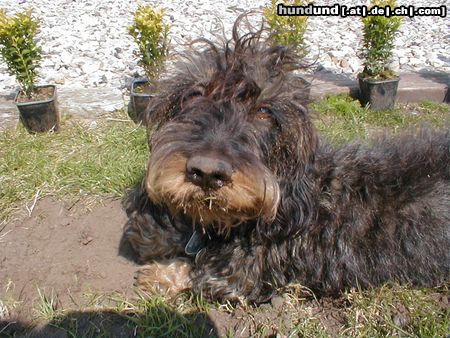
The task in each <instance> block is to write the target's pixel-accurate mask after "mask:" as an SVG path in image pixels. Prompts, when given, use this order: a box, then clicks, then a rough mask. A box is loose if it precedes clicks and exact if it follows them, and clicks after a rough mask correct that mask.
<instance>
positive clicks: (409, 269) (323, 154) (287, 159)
mask: <svg viewBox="0 0 450 338" xmlns="http://www.w3.org/2000/svg"><path fill="white" fill-rule="evenodd" d="M238 28H239V23H237V24H236V25H235V28H234V31H233V38H232V39H231V40H230V41H228V43H226V45H225V46H218V45H215V44H213V43H210V42H206V41H204V43H203V44H201V46H202V48H200V49H195V48H193V50H192V51H191V52H190V53H191V54H190V56H189V57H188V59H187V60H185V61H184V62H181V63H180V64H178V66H177V73H176V74H175V75H173V76H172V77H171V78H168V79H165V80H162V81H161V83H160V90H161V92H160V94H159V96H158V97H157V98H156V99H155V102H154V103H153V104H152V106H151V107H149V109H148V120H147V123H148V125H149V126H151V128H153V129H154V132H153V133H151V137H150V141H149V142H150V147H151V154H150V160H149V166H148V173H147V176H146V180H145V189H142V192H141V194H140V195H139V196H137V200H135V201H134V203H131V204H130V208H129V215H130V219H129V221H128V223H127V225H126V228H125V233H124V236H125V238H126V239H128V240H129V242H130V243H131V245H132V247H133V248H134V249H135V251H136V253H137V255H138V257H139V259H140V261H141V262H143V263H152V262H153V261H158V260H159V261H161V260H164V259H167V260H168V261H167V262H166V263H164V262H162V263H161V262H160V263H159V264H158V265H157V269H152V268H151V267H152V266H151V265H150V266H148V267H146V268H145V271H144V272H141V273H140V275H139V276H138V284H140V285H141V286H143V287H148V285H149V284H152V283H153V282H154V283H161V284H164V281H162V282H161V275H164V273H163V272H162V271H163V270H162V268H161V267H162V266H164V264H167V266H170V269H171V273H172V274H173V273H176V268H174V266H176V262H177V258H181V260H180V266H181V267H182V269H181V270H180V271H183V273H185V274H189V278H188V279H186V278H181V279H180V280H183V283H185V285H184V286H185V287H183V285H181V286H180V285H178V286H174V289H177V290H181V289H185V288H192V289H193V290H194V291H195V292H202V293H203V294H204V295H206V296H209V297H211V298H215V299H233V298H236V297H241V296H243V297H246V298H247V299H249V300H252V301H255V302H261V301H264V300H266V299H268V298H269V297H270V296H271V295H272V293H273V291H274V290H275V289H276V288H277V287H280V286H284V285H286V284H288V283H290V282H299V283H301V284H303V285H305V286H308V287H309V288H311V289H312V290H314V291H316V292H318V293H321V294H336V293H338V292H339V291H341V290H343V289H345V288H347V287H353V286H359V287H367V286H372V285H379V284H381V283H384V282H386V281H397V282H402V283H409V284H411V285H415V286H430V285H436V284H439V283H443V282H446V281H448V280H449V274H450V272H449V271H450V250H449V247H450V134H449V132H448V131H443V132H439V131H427V130H419V131H417V132H409V133H408V134H404V135H403V136H396V137H391V138H389V137H385V138H384V139H381V140H378V141H373V142H372V143H370V144H350V145H346V146H343V147H340V148H337V149H336V148H332V147H330V146H328V145H326V144H324V142H323V141H319V139H318V136H317V135H316V133H315V131H314V128H313V126H312V124H311V121H310V118H309V116H308V112H307V110H306V109H305V108H304V105H305V103H306V102H305V92H306V88H305V85H304V82H302V81H301V80H300V79H299V78H298V77H296V75H295V74H294V70H296V69H298V68H299V67H300V65H299V64H298V63H297V61H296V57H295V55H294V54H293V52H292V51H291V50H290V49H289V48H286V47H281V46H278V47H270V46H269V45H268V44H267V43H266V42H265V41H264V39H263V38H262V37H261V32H253V33H248V34H244V35H239V34H238ZM149 128H150V127H149ZM195 156H201V160H202V161H204V162H205V161H206V162H208V161H219V160H220V161H222V162H223V163H225V164H226V165H229V166H230V168H232V174H231V176H230V177H228V176H227V180H223V179H222V177H219V178H217V179H215V180H216V181H214V184H216V186H214V189H205V188H203V187H201V186H199V185H197V184H195V183H193V182H194V181H192V180H189V179H188V178H187V175H188V174H187V171H188V169H187V167H188V166H189V161H191V160H192V158H193V157H195ZM205 159H206V160H205ZM222 162H221V163H222ZM194 178H195V177H194ZM194 229H196V230H198V231H200V232H203V233H205V237H206V238H207V240H206V243H205V248H204V249H203V250H202V251H201V252H200V253H199V254H197V256H196V257H195V259H194V258H189V257H187V256H186V255H185V253H184V252H185V245H186V243H187V241H188V240H189V238H190V236H191V234H192V232H193V230H194ZM161 264H162V265H161ZM174 264H175V265H174ZM186 266H189V269H187V268H186ZM155 272H156V273H157V276H151V275H152V273H155ZM166 277H167V276H164V278H165V280H172V281H173V280H175V279H176V278H169V277H167V278H166ZM152 278H153V279H152ZM158 278H159V279H158ZM164 278H162V279H164ZM187 280H189V281H187ZM172 283H173V282H172ZM169 284H170V282H169Z"/></svg>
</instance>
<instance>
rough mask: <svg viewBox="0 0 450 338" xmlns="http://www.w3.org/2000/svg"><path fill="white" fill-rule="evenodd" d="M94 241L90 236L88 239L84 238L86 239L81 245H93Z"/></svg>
mask: <svg viewBox="0 0 450 338" xmlns="http://www.w3.org/2000/svg"><path fill="white" fill-rule="evenodd" d="M93 240H94V239H93V238H92V237H91V236H88V237H86V238H84V239H83V240H82V241H81V243H82V244H83V245H88V244H89V243H91V242H92V241H93Z"/></svg>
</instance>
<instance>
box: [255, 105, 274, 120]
mask: <svg viewBox="0 0 450 338" xmlns="http://www.w3.org/2000/svg"><path fill="white" fill-rule="evenodd" d="M271 118H272V111H271V110H270V109H269V108H267V107H261V108H259V109H258V111H257V112H256V114H255V119H256V120H260V121H267V120H270V119H271Z"/></svg>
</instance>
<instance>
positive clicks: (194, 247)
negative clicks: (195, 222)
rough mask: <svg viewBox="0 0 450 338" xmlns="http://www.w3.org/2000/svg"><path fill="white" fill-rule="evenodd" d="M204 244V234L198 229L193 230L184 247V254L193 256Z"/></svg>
mask: <svg viewBox="0 0 450 338" xmlns="http://www.w3.org/2000/svg"><path fill="white" fill-rule="evenodd" d="M205 246H206V236H205V235H204V234H202V233H201V232H200V231H198V230H194V232H193V233H192V236H191V238H189V241H188V242H187V244H186V246H185V247H184V252H185V253H186V255H188V256H191V257H195V256H197V254H198V253H199V252H200V251H202V249H204V248H205Z"/></svg>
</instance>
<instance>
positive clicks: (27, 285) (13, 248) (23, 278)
mask: <svg viewBox="0 0 450 338" xmlns="http://www.w3.org/2000/svg"><path fill="white" fill-rule="evenodd" d="M125 222H126V215H125V212H124V211H123V210H122V207H121V205H120V201H106V202H104V203H103V205H99V206H96V207H94V209H93V210H91V211H87V210H86V209H85V208H83V207H78V206H75V207H73V206H72V208H71V207H68V206H66V205H64V204H63V203H61V202H58V201H55V200H53V199H51V198H44V199H42V200H41V201H39V202H38V203H37V204H36V207H35V208H34V210H33V212H32V214H31V216H30V217H25V218H23V219H21V220H19V221H15V222H13V223H10V224H7V225H6V227H5V228H4V229H3V230H2V232H1V233H0V300H2V301H3V302H4V303H8V302H14V304H13V305H14V308H15V312H16V311H17V313H15V314H16V315H18V316H20V317H22V318H29V317H30V315H32V311H31V310H32V309H33V307H34V306H35V305H36V302H37V301H38V299H39V293H38V288H39V289H40V291H41V293H42V294H45V295H46V296H47V297H48V298H50V297H51V296H52V295H53V296H54V298H55V299H57V300H58V304H57V305H58V307H59V306H61V307H62V308H72V309H73V308H80V307H82V306H85V305H86V302H87V301H88V298H89V297H87V296H86V295H87V294H96V293H100V294H105V293H112V292H116V291H117V292H121V293H124V294H129V293H131V292H132V287H133V276H134V272H135V270H136V266H135V264H133V263H132V262H130V261H128V260H127V259H125V258H123V257H121V256H120V255H119V253H118V250H119V243H120V238H121V235H122V226H123V225H124V224H125Z"/></svg>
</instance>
